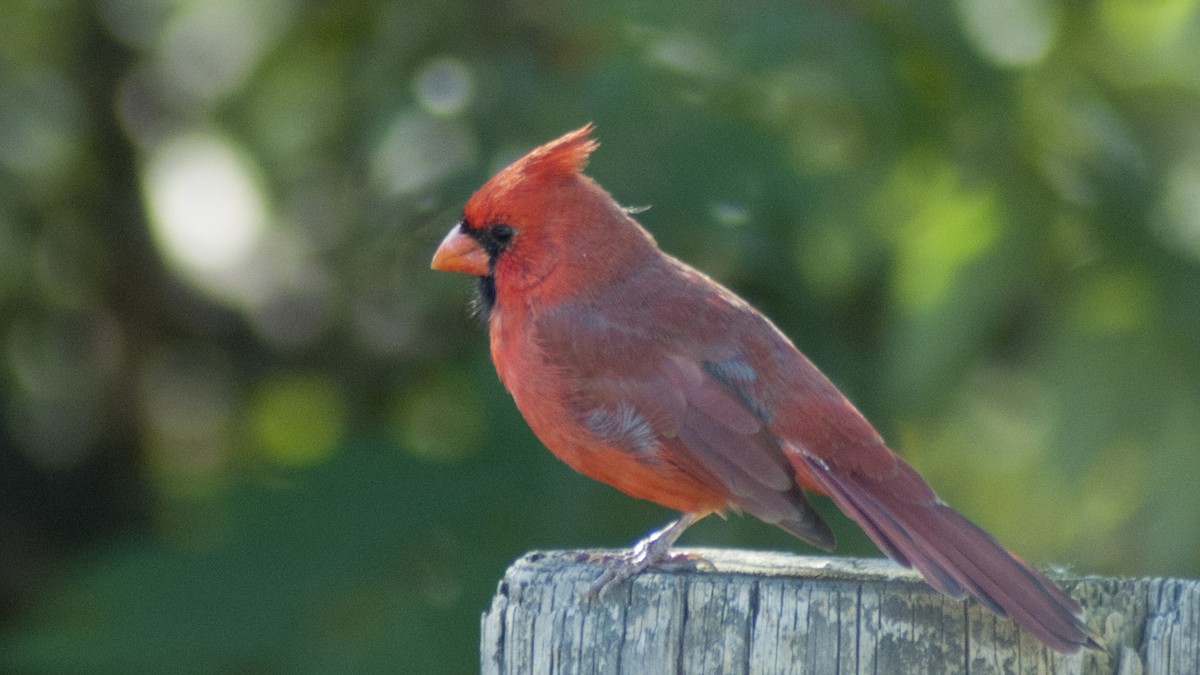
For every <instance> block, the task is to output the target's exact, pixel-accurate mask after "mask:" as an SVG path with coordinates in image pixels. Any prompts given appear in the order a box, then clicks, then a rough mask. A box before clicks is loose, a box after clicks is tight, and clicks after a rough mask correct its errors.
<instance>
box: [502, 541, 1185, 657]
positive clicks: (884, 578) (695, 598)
mask: <svg viewBox="0 0 1200 675" xmlns="http://www.w3.org/2000/svg"><path fill="white" fill-rule="evenodd" d="M691 550H692V551H694V552H696V553H698V554H700V555H701V556H703V557H704V558H706V559H708V560H710V561H712V562H713V563H714V565H715V566H716V570H715V571H713V570H697V571H687V572H662V571H650V572H646V573H644V574H641V575H639V576H637V577H635V578H634V579H632V580H630V581H629V582H626V583H625V584H624V585H623V586H621V587H618V588H617V589H614V592H613V593H612V594H611V595H610V596H609V597H608V598H606V599H605V600H603V601H601V600H592V601H581V598H582V597H583V594H584V592H585V591H586V590H587V588H588V587H589V586H590V585H591V584H592V582H593V581H595V579H596V578H597V577H598V576H599V574H600V567H599V565H597V564H596V563H589V562H586V561H585V556H584V555H582V554H581V552H569V551H554V552H541V553H530V554H528V555H526V556H524V557H523V558H521V559H519V560H517V561H516V562H515V563H513V565H512V566H511V567H510V568H509V569H508V572H507V574H506V575H505V577H504V580H503V581H502V582H501V583H500V587H499V589H498V590H497V593H496V595H495V597H494V598H493V599H492V606H491V609H490V610H489V611H488V612H487V613H486V614H485V615H484V616H483V622H482V628H483V630H482V651H481V665H482V671H483V672H484V673H485V674H496V675H510V674H513V675H515V674H517V673H521V674H524V673H638V674H642V673H647V674H655V673H761V674H763V675H769V674H773V673H814V674H817V675H825V674H827V673H847V674H849V673H880V674H882V673H888V674H892V673H1119V674H1121V675H1151V674H1155V675H1157V674H1162V675H1167V674H1170V675H1180V674H1185V675H1186V674H1192V673H1196V674H1200V581H1197V580H1189V579H1116V578H1102V577H1065V576H1059V577H1056V580H1057V581H1059V582H1060V583H1061V585H1062V586H1063V588H1064V589H1066V590H1067V592H1069V593H1070V594H1071V595H1072V596H1074V597H1075V598H1076V599H1078V600H1079V601H1080V602H1081V603H1082V604H1083V606H1084V607H1085V609H1086V612H1087V613H1086V620H1087V622H1088V624H1089V625H1090V626H1091V627H1092V628H1093V629H1094V630H1096V631H1097V632H1098V633H1100V635H1101V637H1102V638H1103V640H1104V641H1105V643H1106V647H1107V649H1106V650H1105V651H1096V650H1087V651H1083V652H1081V653H1079V654H1074V655H1066V656H1064V655H1062V654H1058V653H1056V652H1053V651H1050V650H1049V649H1046V648H1045V647H1043V646H1042V645H1041V643H1039V642H1037V641H1036V640H1034V639H1033V638H1032V637H1030V636H1029V635H1028V634H1026V633H1023V632H1021V630H1020V629H1019V628H1017V626H1016V624H1014V623H1012V622H1011V621H1008V620H1006V619H1000V618H998V617H996V616H995V615H993V614H991V613H990V612H988V611H987V610H985V609H984V608H983V607H980V606H979V605H977V604H976V603H974V602H971V601H967V600H954V599H952V598H947V597H945V596H943V595H941V594H939V593H937V592H936V591H934V590H932V589H930V588H929V587H928V586H926V585H925V584H924V583H923V582H922V581H921V580H920V576H918V575H917V574H916V573H914V572H910V571H908V570H905V569H903V568H900V567H898V566H896V565H894V564H893V563H891V562H890V561H885V560H873V559H871V560H868V559H846V558H822V557H807V556H797V555H787V554H779V553H759V552H748V551H737V550H717V549H691Z"/></svg>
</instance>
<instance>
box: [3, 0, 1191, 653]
mask: <svg viewBox="0 0 1200 675" xmlns="http://www.w3.org/2000/svg"><path fill="white" fill-rule="evenodd" d="M3 15H4V17H3V20H2V21H0V59H2V61H0V313H2V314H0V315H2V317H3V320H2V323H0V414H2V419H0V621H2V623H0V670H4V671H6V672H10V671H11V672H35V673H41V672H45V673H58V672H79V673H83V672H87V673H97V672H172V673H187V672H195V673H229V672H235V673H240V672H253V673H276V672H278V673H283V672H470V671H472V670H474V669H475V668H476V658H477V641H478V619H479V614H480V612H481V611H483V610H484V608H485V607H486V605H487V603H488V599H489V597H490V595H491V593H492V591H493V590H494V588H495V583H496V581H497V580H498V579H499V578H500V576H501V575H502V573H503V570H504V568H505V565H506V564H507V563H508V562H509V561H510V560H512V559H513V558H514V557H516V556H518V555H520V554H521V553H522V552H523V551H526V550H529V549H532V548H550V547H578V546H622V545H626V544H628V543H629V542H631V541H632V540H634V539H635V538H636V537H639V536H641V535H642V534H643V533H645V532H646V531H648V530H649V529H651V528H653V527H656V526H658V525H660V524H661V523H663V522H665V521H666V520H667V519H668V518H670V517H671V514H669V513H667V512H665V511H663V510H662V509H659V508H657V507H655V506H653V505H649V504H645V503H640V502H635V501H634V500H631V499H629V498H626V497H624V496H623V495H620V494H618V493H616V492H615V491H613V490H611V489H610V488H607V487H605V486H602V485H598V484H594V483H592V482H590V481H587V480H585V479H583V478H581V477H579V476H577V475H575V474H574V473H572V472H571V471H570V470H569V469H567V468H566V467H565V466H562V465H560V464H558V463H557V462H556V461H555V460H554V459H553V457H551V456H550V455H549V453H547V452H546V451H545V450H544V449H542V448H541V447H540V445H539V444H538V443H537V441H536V439H534V438H533V437H532V435H531V434H530V433H529V431H528V430H527V429H526V428H525V426H524V424H523V422H522V421H521V420H520V418H519V416H518V414H517V412H516V411H515V409H514V407H513V406H512V403H511V401H510V400H509V398H508V396H507V395H506V394H505V393H504V392H503V391H502V389H501V387H500V385H499V383H498V382H497V380H496V377H495V375H494V374H493V372H492V370H491V366H490V364H489V363H488V360H487V349H486V337H485V331H484V329H483V328H482V326H480V325H478V324H477V322H474V321H472V320H471V319H470V318H469V317H468V313H467V310H466V300H467V298H468V296H469V292H468V291H469V287H470V286H471V281H470V280H469V279H466V278H464V277H461V276H457V275H447V274H437V273H433V272H431V271H429V269H428V262H429V258H430V256H431V254H432V252H433V249H434V248H435V246H436V245H437V242H438V241H439V240H440V238H441V237H442V235H443V234H444V232H445V231H446V230H447V229H448V228H449V227H450V225H451V224H452V223H453V221H454V220H455V219H456V218H457V216H458V212H459V209H460V208H461V206H462V204H463V202H464V201H465V200H466V198H467V197H468V196H469V195H470V193H471V191H472V190H473V189H474V187H476V186H477V185H479V184H480V183H481V182H482V181H483V180H485V179H486V178H487V176H488V175H490V173H491V172H493V171H495V170H496V169H498V168H499V167H500V166H502V165H503V164H504V163H506V162H507V161H509V160H511V159H513V158H514V157H516V156H517V155H518V154H519V153H521V152H523V151H525V150H528V149H529V148H531V147H533V146H535V145H537V144H539V143H541V142H544V141H546V140H549V139H551V138H553V137H555V136H557V135H559V134H561V133H563V132H565V131H568V130H570V129H573V128H576V127H578V126H580V125H581V124H583V123H584V122H588V121H594V122H595V123H596V124H597V127H598V131H597V136H598V138H599V139H600V140H601V143H602V145H601V147H600V150H599V151H598V152H597V153H596V155H595V156H594V158H593V162H592V165H591V167H590V169H589V172H590V173H591V175H593V176H594V177H596V179H597V180H599V181H600V182H601V184H603V185H604V186H606V187H607V188H608V189H609V190H610V191H611V192H612V193H613V195H614V196H615V197H616V198H617V199H618V200H619V201H621V202H622V203H624V204H628V205H631V206H642V205H652V206H653V208H652V209H650V210H649V211H646V212H645V213H643V214H642V215H640V216H639V219H640V220H641V221H642V222H643V223H644V224H645V225H646V226H647V227H648V228H649V229H650V230H651V231H652V232H654V233H655V235H656V236H657V237H658V239H659V242H660V243H661V244H662V246H663V247H664V248H665V249H667V250H668V251H671V252H673V253H674V254H676V255H678V256H680V257H681V258H683V259H684V260H687V261H689V262H691V263H693V264H694V265H696V266H697V267H700V268H701V269H703V270H705V271H707V272H709V273H711V274H712V275H714V276H715V277H717V278H718V279H720V280H722V281H723V282H725V283H727V284H728V285H730V286H731V287H733V288H734V289H736V290H737V291H738V292H739V293H741V294H743V295H744V296H745V297H747V298H748V299H750V300H751V301H752V302H753V303H754V304H756V305H757V306H759V307H760V308H762V309H763V310H764V311H765V312H766V313H767V314H768V315H769V316H771V317H772V318H773V319H774V320H775V321H776V322H777V323H778V324H779V325H780V327H781V328H782V329H783V330H784V331H785V332H786V333H788V334H789V335H790V336H792V337H793V338H794V339H795V340H796V342H797V344H798V345H800V346H801V348H802V349H804V350H805V351H806V353H808V354H809V356H810V357H812V358H813V360H814V361H816V362H817V363H818V364H819V365H820V366H821V367H822V368H823V369H824V370H825V371H826V372H827V373H828V374H829V375H830V376H831V377H832V378H833V380H834V381H835V382H837V383H838V384H839V385H840V386H842V387H843V388H844V389H845V391H846V392H847V393H848V394H849V395H850V396H851V398H852V399H853V400H854V401H855V402H856V403H857V404H859V406H860V407H861V408H862V409H863V410H864V412H866V413H867V415H868V416H869V417H870V418H871V419H872V420H874V421H875V422H876V424H877V425H878V426H879V428H880V430H881V431H882V432H883V433H884V435H885V436H886V437H887V438H889V439H890V440H891V441H892V443H893V445H894V446H895V447H896V449H897V450H898V451H900V452H901V453H903V454H904V455H905V456H907V457H909V458H910V459H911V460H912V462H913V463H914V464H915V465H916V466H917V467H918V468H919V469H920V470H921V471H922V472H923V473H924V474H925V475H926V476H927V477H928V478H929V480H930V482H931V483H933V484H934V486H935V487H936V488H937V489H938V490H939V492H940V494H941V495H942V496H943V497H944V498H945V499H946V500H947V501H948V502H950V503H951V504H954V505H955V506H957V507H958V508H960V509H961V510H962V511H964V512H965V513H966V514H968V515H969V516H971V517H972V518H974V519H976V520H977V521H979V522H980V523H981V524H983V525H984V526H985V527H986V528H988V529H989V530H991V531H992V532H994V533H995V534H997V535H998V536H999V537H1000V538H1001V539H1002V540H1003V541H1004V542H1006V543H1007V544H1008V545H1009V546H1011V547H1012V548H1014V549H1015V550H1016V551H1018V552H1019V553H1020V554H1021V555H1023V556H1024V557H1026V558H1027V559H1030V560H1032V561H1034V562H1037V563H1039V564H1049V563H1059V564H1064V565H1067V566H1070V567H1071V568H1073V569H1074V570H1075V571H1077V572H1083V573H1098V574H1128V575H1193V576H1194V575H1197V574H1200V528H1198V527H1197V525H1196V523H1197V522H1200V499H1197V495H1196V485H1197V484H1200V468H1198V464H1197V461H1196V456H1197V450H1198V448H1200V8H1198V7H1197V3H1196V2H1195V1H1194V0H1152V1H1150V2H1144V1H1134V0H1105V1H1102V2H1097V3H1072V2H1048V3H1044V2H1037V1H1036V0H996V1H993V0H959V1H958V2H952V3H941V2H920V1H917V2H903V1H901V2H873V1H870V0H863V1H860V2H791V1H783V0H778V1H775V0H766V1H757V2H742V3H731V2H693V3H676V2H654V1H652V2H623V3H622V2H618V3H611V2H583V1H575V2H537V1H535V0H514V1H511V2H481V3H467V2H453V1H451V2H446V1H444V0H438V1H436V2H425V1H416V2H413V1H406V2H374V1H371V0H360V1H354V2H300V1H299V0H263V1H262V2H253V3H250V2H241V1H240V0H105V1H103V2H92V3H88V2H69V1H66V0H40V1H33V0H8V1H7V2H6V3H5V4H4V8H3ZM189 228H190V229H189ZM819 506H820V508H821V509H822V510H823V512H824V513H826V514H828V515H829V518H830V520H831V522H832V523H833V525H834V528H835V529H836V530H837V531H838V534H839V536H840V538H841V540H842V548H841V551H843V552H845V553H850V554H860V555H861V554H869V555H877V552H876V551H875V550H874V549H873V548H872V547H871V546H870V544H869V542H867V541H866V540H865V538H864V537H863V536H862V535H861V534H860V533H859V532H858V531H857V530H856V529H855V528H854V527H853V525H852V524H851V523H849V522H848V521H847V520H846V519H845V518H844V517H842V516H841V515H839V514H836V513H834V512H833V511H832V509H830V508H829V505H828V503H825V502H822V503H821V504H820V505H819ZM684 543H689V544H706V545H722V546H746V547H769V548H778V549H785V550H794V551H804V552H811V551H810V550H809V549H806V548H805V547H804V546H803V545H802V544H800V543H799V542H797V541H793V540H791V539H789V538H787V537H786V536H785V535H783V534H781V533H778V532H775V531H773V530H772V529H771V528H768V527H766V526H764V525H762V524H760V523H757V522H752V521H749V520H743V519H739V518H733V519H732V522H729V523H723V522H720V521H719V520H717V519H712V522H705V523H702V524H701V525H699V526H697V527H696V528H695V529H694V531H692V532H689V534H688V535H687V536H686V537H685V539H684Z"/></svg>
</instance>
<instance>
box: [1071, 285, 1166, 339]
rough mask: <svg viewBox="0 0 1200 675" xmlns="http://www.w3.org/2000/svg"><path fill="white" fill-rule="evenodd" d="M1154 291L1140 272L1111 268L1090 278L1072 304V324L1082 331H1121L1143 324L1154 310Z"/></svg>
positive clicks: (1155, 296)
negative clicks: (1100, 274) (1113, 269)
mask: <svg viewBox="0 0 1200 675" xmlns="http://www.w3.org/2000/svg"><path fill="white" fill-rule="evenodd" d="M1157 297H1158V294H1157V293H1156V292H1155V290H1154V288H1153V286H1152V285H1151V282H1150V280H1149V279H1148V278H1147V277H1146V276H1145V275H1144V274H1141V273H1138V272H1132V271H1127V270H1121V271H1111V272H1108V273H1106V274H1104V275H1102V276H1099V277H1097V278H1095V279H1092V280H1091V281H1090V282H1089V283H1088V284H1087V285H1086V286H1084V287H1083V289H1082V290H1081V291H1080V293H1079V295H1078V298H1077V300H1076V303H1075V308H1074V317H1075V323H1076V325H1077V326H1078V327H1079V329H1080V330H1082V331H1084V332H1086V333H1099V334H1110V333H1123V332H1128V331H1131V330H1134V329H1136V328H1138V327H1139V326H1144V325H1145V323H1146V322H1147V321H1149V320H1150V317H1151V316H1152V314H1154V313H1155V312H1156V305H1155V299H1156V298H1157Z"/></svg>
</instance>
